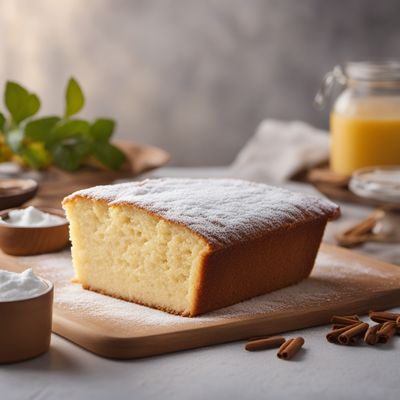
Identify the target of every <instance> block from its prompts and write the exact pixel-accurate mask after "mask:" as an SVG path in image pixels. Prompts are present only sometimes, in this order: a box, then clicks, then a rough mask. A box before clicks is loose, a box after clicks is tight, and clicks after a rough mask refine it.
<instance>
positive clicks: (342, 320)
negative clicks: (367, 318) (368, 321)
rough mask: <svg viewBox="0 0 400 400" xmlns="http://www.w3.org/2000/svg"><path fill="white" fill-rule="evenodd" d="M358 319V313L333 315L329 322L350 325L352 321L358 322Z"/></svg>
mask: <svg viewBox="0 0 400 400" xmlns="http://www.w3.org/2000/svg"><path fill="white" fill-rule="evenodd" d="M358 321H360V319H359V318H358V315H343V316H340V315H334V316H333V317H332V318H331V323H332V324H343V325H352V324H354V322H358Z"/></svg>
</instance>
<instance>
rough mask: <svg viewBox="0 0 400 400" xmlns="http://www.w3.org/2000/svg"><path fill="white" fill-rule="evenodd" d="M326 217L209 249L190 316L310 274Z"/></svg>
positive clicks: (284, 285)
mask: <svg viewBox="0 0 400 400" xmlns="http://www.w3.org/2000/svg"><path fill="white" fill-rule="evenodd" d="M325 226H326V221H324V220H321V221H312V222H310V223H306V224H303V225H300V226H296V227H294V228H292V229H289V230H287V231H286V232H280V233H279V234H269V235H266V236H265V237H264V238H261V239H257V240H253V241H250V242H246V243H242V244H240V245H238V246H235V247H231V248H229V249H224V250H221V251H217V252H214V253H210V254H209V255H208V257H207V258H206V259H205V262H204V263H203V264H202V266H201V272H200V274H199V276H200V279H199V287H198V291H197V293H196V295H195V302H194V305H193V309H192V310H190V315H191V316H196V315H199V314H203V313H206V312H209V311H212V310H216V309H218V308H222V307H226V306H229V305H232V304H235V303H238V302H240V301H244V300H247V299H250V298H252V297H256V296H259V295H262V294H265V293H268V292H271V291H273V290H277V289H281V288H283V287H286V286H289V285H293V284H295V283H298V282H300V281H301V280H303V279H305V278H307V277H308V276H309V274H310V273H311V270H312V268H313V265H314V262H315V258H316V255H317V252H318V249H319V245H320V243H321V239H322V235H323V233H324V229H325Z"/></svg>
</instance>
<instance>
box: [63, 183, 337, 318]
mask: <svg viewBox="0 0 400 400" xmlns="http://www.w3.org/2000/svg"><path fill="white" fill-rule="evenodd" d="M63 206H64V209H65V211H66V215H67V218H68V220H69V222H70V237H71V241H72V257H73V263H74V268H75V271H76V275H77V278H78V280H79V281H80V283H81V284H82V286H83V287H84V288H85V289H90V290H94V291H97V292H100V293H103V294H107V295H110V296H114V297H117V298H121V299H124V300H128V301H133V302H136V303H140V304H144V305H147V306H150V307H154V308H158V309H161V310H165V311H168V312H171V313H175V314H180V315H184V316H196V315H199V314H202V313H205V312H207V311H210V310H215V309H218V308H221V307H225V306H228V305H231V304H234V303H237V302H240V301H242V300H246V299H249V298H251V297H254V296H258V295H261V294H264V293H267V292H270V291H272V290H276V289H279V288H283V287H285V286H288V285H292V284H294V283H296V282H299V281H300V280H302V279H304V278H306V277H307V276H308V275H309V274H310V272H311V269H312V267H313V264H314V260H315V257H316V254H317V251H318V248H319V245H320V242H321V238H322V235H323V232H324V229H325V226H326V223H327V221H328V220H329V219H333V218H335V217H336V216H338V215H339V208H338V207H337V206H336V205H335V204H333V203H331V202H330V201H328V200H324V199H322V198H318V197H313V196H308V195H304V194H299V193H293V192H290V191H287V190H284V189H280V188H276V187H272V186H267V185H264V184H259V183H253V182H247V181H241V180H234V179H172V178H171V179H154V180H145V181H142V182H134V183H123V184H118V185H108V186H97V187H93V188H89V189H85V190H81V191H78V192H75V193H73V194H72V195H70V196H68V197H66V198H65V199H64V201H63Z"/></svg>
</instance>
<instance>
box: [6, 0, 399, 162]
mask: <svg viewBox="0 0 400 400" xmlns="http://www.w3.org/2000/svg"><path fill="white" fill-rule="evenodd" d="M0 57H1V58H0V77H1V81H2V82H3V81H5V80H6V79H14V80H17V81H20V82H21V83H24V84H25V85H26V86H28V87H29V88H30V89H32V90H34V91H36V92H38V93H39V94H40V95H41V97H42V98H43V100H44V101H43V103H44V104H43V112H46V113H51V112H56V111H61V108H62V100H61V99H62V94H63V91H64V85H65V82H66V80H67V79H68V77H69V76H70V75H74V76H75V77H76V78H77V79H78V80H79V81H80V82H81V84H82V86H83V87H84V90H85V93H86V97H87V107H86V111H85V115H86V116H100V115H101V116H110V117H114V118H116V120H117V121H118V135H119V136H121V137H122V136H124V137H130V138H132V139H134V140H136V141H140V142H145V143H150V144H155V145H158V146H161V147H163V148H165V149H166V150H168V151H169V152H170V153H171V154H172V161H171V163H172V164H175V165H206V164H209V165H222V164H227V163H229V162H231V161H232V160H233V158H234V156H235V155H236V153H237V152H238V150H239V149H240V148H241V147H242V146H243V144H244V143H245V142H246V140H247V139H248V138H249V137H250V136H251V135H252V134H253V133H254V130H255V128H256V127H257V125H258V124H259V122H260V121H261V120H262V119H264V118H267V117H271V118H280V119H287V120H291V119H301V120H305V121H308V122H310V123H312V124H314V125H317V126H319V127H327V124H328V120H327V112H324V113H319V112H317V111H315V110H313V108H312V106H311V102H312V98H313V95H314V93H315V91H316V89H317V87H318V85H319V82H320V79H321V77H322V75H323V74H324V73H325V72H327V71H328V70H329V69H330V68H331V67H332V66H334V65H335V64H337V63H340V62H344V61H348V60H360V59H371V58H385V57H390V58H396V57H400V1H398V0H379V1H378V0H335V1H326V0H57V1H54V0H53V1H52V0H34V1H32V0H1V2H0Z"/></svg>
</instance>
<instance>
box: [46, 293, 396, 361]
mask: <svg viewBox="0 0 400 400" xmlns="http://www.w3.org/2000/svg"><path fill="white" fill-rule="evenodd" d="M396 306H400V288H398V289H393V290H391V291H384V292H375V293H371V295H370V296H368V298H366V299H363V300H356V301H344V302H342V303H335V304H332V305H329V306H328V307H325V308H324V309H323V310H317V309H314V310H309V311H307V312H306V313H302V315H301V320H302V321H301V323H299V320H298V319H296V315H295V314H293V312H290V313H291V314H292V315H291V316H290V315H288V313H281V314H280V316H278V317H276V318H274V316H271V315H268V314H266V315H265V317H262V316H253V317H252V318H251V319H244V320H235V321H233V322H226V321H225V322H224V323H221V324H217V325H211V326H210V325H206V326H199V327H196V328H194V329H189V330H184V331H178V332H169V333H163V334H158V335H151V336H138V337H133V338H127V337H116V336H114V337H113V336H106V335H102V334H98V333H97V332H95V331H92V330H91V329H88V328H87V327H85V326H83V325H81V324H78V323H76V322H73V321H71V320H68V319H65V318H62V317H61V316H55V318H54V322H53V332H54V333H56V334H57V335H59V336H62V337H63V338H65V339H67V340H69V341H71V342H73V343H74V344H77V345H78V346H80V347H82V348H83V349H86V350H88V351H89V352H91V353H94V354H96V355H98V356H101V357H104V358H110V359H117V360H130V359H137V358H145V357H151V356H157V355H161V354H167V353H173V352H178V351H183V350H190V349H194V348H200V347H208V346H212V345H217V344H222V343H229V342H235V341H239V340H245V339H247V338H249V337H254V336H259V335H273V334H278V333H284V332H290V331H293V330H299V329H305V328H311V327H315V326H319V325H324V324H327V323H329V321H330V318H331V317H332V315H333V314H360V315H362V314H365V313H367V312H368V311H370V310H371V309H374V310H379V309H384V308H385V309H386V308H392V307H396ZM290 313H289V314H290ZM271 322H273V324H272V323H271ZM188 336H190V339H188V338H187V337H188Z"/></svg>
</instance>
